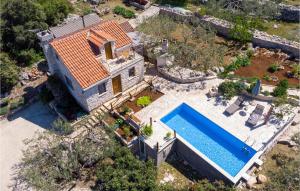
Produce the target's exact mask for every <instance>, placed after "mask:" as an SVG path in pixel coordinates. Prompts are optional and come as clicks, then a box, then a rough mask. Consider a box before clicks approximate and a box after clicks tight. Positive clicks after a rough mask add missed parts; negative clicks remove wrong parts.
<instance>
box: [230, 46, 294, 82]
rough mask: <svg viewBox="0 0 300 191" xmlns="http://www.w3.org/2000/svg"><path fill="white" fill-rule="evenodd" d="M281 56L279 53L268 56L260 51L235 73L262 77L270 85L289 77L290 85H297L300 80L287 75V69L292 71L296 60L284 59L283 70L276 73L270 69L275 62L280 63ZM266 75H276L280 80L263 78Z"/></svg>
mask: <svg viewBox="0 0 300 191" xmlns="http://www.w3.org/2000/svg"><path fill="white" fill-rule="evenodd" d="M280 60H281V57H280V55H279V54H276V53H275V54H274V55H273V56H268V55H265V54H263V53H262V52H259V53H258V54H257V55H255V56H253V57H252V58H251V64H250V65H249V66H246V67H240V68H239V69H238V70H237V71H235V74H236V75H237V76H241V77H258V78H260V79H262V82H263V83H264V84H269V85H276V84H277V83H278V82H279V81H280V80H283V79H287V80H288V82H289V85H292V86H297V85H298V84H299V80H298V79H296V78H288V77H287V76H286V72H287V71H292V65H293V64H295V63H296V62H293V61H289V60H287V61H284V62H283V66H284V69H283V70H279V71H276V72H274V73H270V72H269V71H268V68H269V67H270V66H271V65H272V64H275V63H278V62H279V63H280ZM265 75H269V76H276V77H278V79H279V81H277V82H274V81H267V80H265V79H263V77H264V76H265Z"/></svg>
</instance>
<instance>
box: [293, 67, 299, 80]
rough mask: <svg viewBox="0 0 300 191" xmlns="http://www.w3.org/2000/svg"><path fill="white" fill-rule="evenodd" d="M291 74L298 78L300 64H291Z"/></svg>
mask: <svg viewBox="0 0 300 191" xmlns="http://www.w3.org/2000/svg"><path fill="white" fill-rule="evenodd" d="M292 74H293V76H294V77H295V78H300V65H299V64H295V65H294V66H293V70H292Z"/></svg>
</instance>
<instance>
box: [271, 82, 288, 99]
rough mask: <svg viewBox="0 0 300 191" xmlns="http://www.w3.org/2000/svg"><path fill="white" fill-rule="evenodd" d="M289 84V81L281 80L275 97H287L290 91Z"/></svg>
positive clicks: (273, 93) (274, 92)
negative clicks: (288, 90)
mask: <svg viewBox="0 0 300 191" xmlns="http://www.w3.org/2000/svg"><path fill="white" fill-rule="evenodd" d="M288 86H289V83H288V81H287V80H281V81H280V82H279V83H278V85H277V86H276V88H274V90H273V92H272V95H273V96H274V97H283V96H286V95H287V89H288Z"/></svg>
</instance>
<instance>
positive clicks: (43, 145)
mask: <svg viewBox="0 0 300 191" xmlns="http://www.w3.org/2000/svg"><path fill="white" fill-rule="evenodd" d="M83 130H84V131H82V132H81V133H80V134H78V136H76V137H74V138H71V137H65V136H60V135H57V134H53V133H51V132H49V131H44V132H41V133H40V134H39V135H37V136H36V137H35V138H33V139H30V140H27V141H26V144H27V149H26V150H25V151H24V155H23V159H22V162H21V163H20V164H19V170H18V174H17V175H18V176H17V177H16V180H18V181H20V182H21V183H22V185H24V186H27V187H28V188H31V189H32V188H33V189H34V190H65V189H69V188H70V186H72V181H77V180H84V181H85V180H86V181H89V180H90V177H92V176H94V170H93V169H94V168H95V166H96V165H97V164H98V163H100V162H101V161H102V160H103V159H104V158H106V156H111V154H110V153H111V152H112V151H113V149H114V142H112V140H111V139H110V138H108V137H107V135H106V133H105V132H104V131H103V129H102V128H91V129H83ZM17 184H18V182H17ZM16 186H18V185H16ZM17 190H19V189H17Z"/></svg>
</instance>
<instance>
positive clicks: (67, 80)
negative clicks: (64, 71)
mask: <svg viewBox="0 0 300 191" xmlns="http://www.w3.org/2000/svg"><path fill="white" fill-rule="evenodd" d="M65 79H66V82H67V85H68V86H69V87H70V88H71V89H72V90H73V89H74V88H73V85H72V81H71V80H70V79H69V78H68V77H67V76H65Z"/></svg>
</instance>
